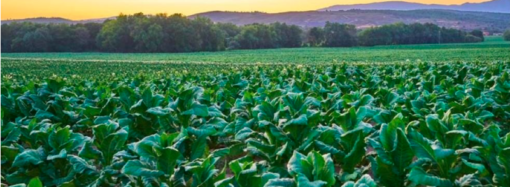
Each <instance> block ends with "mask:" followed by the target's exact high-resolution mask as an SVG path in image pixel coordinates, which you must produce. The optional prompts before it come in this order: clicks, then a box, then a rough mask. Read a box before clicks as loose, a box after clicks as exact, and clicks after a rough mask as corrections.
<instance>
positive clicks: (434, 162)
mask: <svg viewBox="0 0 510 187" xmlns="http://www.w3.org/2000/svg"><path fill="white" fill-rule="evenodd" d="M397 48H398V47H397V46H396V47H394V49H393V50H394V52H390V51H391V50H389V49H384V50H386V51H387V52H388V53H402V54H405V55H411V54H412V53H411V52H407V50H411V49H407V50H397ZM469 48H470V47H465V48H461V49H455V48H448V47H447V48H445V49H442V50H441V49H430V50H436V53H434V54H436V56H435V57H433V56H434V55H433V54H429V52H430V51H429V52H423V51H422V52H419V54H427V55H430V56H422V57H420V58H421V59H422V60H423V61H422V62H417V61H415V60H412V61H410V62H405V61H406V60H405V59H401V57H400V56H393V57H392V60H388V61H384V60H381V61H377V60H374V59H368V60H366V61H370V62H372V63H359V62H358V63H355V62H352V63H342V62H336V63H325V64H318V63H315V64H313V65H307V64H266V63H251V64H250V63H245V64H236V63H233V64H231V63H224V62H218V63H210V62H209V63H176V62H172V61H168V62H161V63H158V62H149V61H155V60H164V58H166V57H169V58H173V57H175V56H173V55H168V56H166V55H163V54H161V56H158V55H156V58H161V59H148V60H141V61H145V63H142V62H136V60H134V59H132V58H149V56H150V55H149V54H133V55H132V56H129V55H127V57H125V59H122V58H119V59H120V60H134V62H124V61H114V60H113V59H110V57H116V56H119V55H116V54H112V55H111V56H108V55H105V54H98V56H94V55H95V54H81V55H80V54H74V55H76V56H72V55H73V54H69V55H70V56H72V57H74V59H66V58H67V57H66V55H61V56H59V55H52V54H44V55H47V56H44V55H41V54H2V57H7V58H8V59H5V58H4V59H2V64H1V65H2V84H1V89H2V90H1V104H2V105H1V106H2V108H1V109H2V110H1V116H2V124H1V125H2V126H1V136H2V147H1V151H2V158H1V160H2V167H1V173H2V184H5V185H15V184H20V185H19V186H24V184H28V186H38V185H40V186H42V185H44V186H66V187H67V186H194V187H198V186H202V187H208V186H216V187H227V186H234V187H258V186H268V187H278V186H281V187H283V186H297V187H301V186H326V187H331V186H346V187H361V186H369V187H375V186H391V187H394V186H481V185H487V186H491V185H492V186H510V60H509V59H508V58H509V57H510V56H508V55H509V54H510V49H508V48H503V47H501V48H498V47H491V48H489V47H486V48H487V51H492V53H490V54H489V53H487V51H485V53H486V54H484V55H486V56H487V59H484V60H480V61H478V60H468V59H467V57H461V56H462V55H464V54H462V55H461V54H456V55H457V56H459V58H462V59H460V60H459V61H460V62H456V60H451V61H450V60H445V61H441V59H442V58H448V56H447V55H446V54H447V53H449V52H448V51H449V50H466V51H469ZM474 48H475V49H476V50H475V51H478V52H477V53H479V54H478V55H482V53H483V52H484V50H483V49H482V48H483V47H482V48H476V47H474ZM285 50H287V49H285ZM285 50H283V51H285ZM289 50H290V49H289ZM300 50H303V49H296V51H297V53H296V51H294V53H295V54H298V53H299V51H300ZM304 50H315V49H304ZM328 50H331V51H333V50H349V49H327V50H324V53H327V51H328ZM359 50H361V49H359ZM367 50H368V49H367ZM374 50H375V49H374ZM422 50H429V49H422ZM268 51H269V50H268ZM416 51H420V50H416ZM440 51H443V52H444V53H441V52H440ZM226 53H229V52H226ZM232 53H236V54H243V53H244V51H240V52H239V51H237V52H236V51H233V52H232ZM261 53H262V54H264V53H265V51H262V52H261ZM283 54H284V55H285V53H283ZM359 54H365V53H362V52H359ZM375 54H376V53H375V52H374V53H367V54H365V55H367V56H370V55H375ZM419 54H416V55H419ZM452 54H453V53H452ZM17 55H26V56H27V57H28V56H30V55H32V57H33V58H38V59H13V58H19V57H20V56H17ZM86 55H91V56H89V57H88V59H90V60H87V59H85V56H86ZM179 55H182V56H185V55H186V54H177V55H176V56H179ZM200 55H201V53H198V54H189V56H191V57H190V58H194V59H201V58H206V57H200ZM204 55H205V56H207V55H215V54H204ZM252 55H254V56H256V54H252ZM266 55H269V54H266ZM273 55H274V56H277V54H273ZM445 55H446V56H445ZM465 55H477V54H472V53H469V54H465ZM505 55H506V56H505ZM56 56H59V57H56ZM103 56H105V58H104V59H99V58H100V57H103ZM241 56H242V55H241ZM241 56H236V57H234V58H232V60H233V59H237V58H240V57H241ZM274 56H269V57H267V56H264V55H262V56H257V57H254V58H253V59H248V60H247V61H246V62H249V61H252V62H258V61H261V62H271V61H269V59H270V58H272V57H274ZM367 56H364V57H365V58H366V57H367ZM50 57H51V58H52V59H49V58H50ZM96 57H97V58H96ZM315 57H317V58H324V59H326V58H330V57H331V56H330V57H320V56H315ZM352 57H353V58H354V57H355V55H353V56H352ZM429 57H430V58H432V60H427V59H428V58H429ZM225 58H229V57H225ZM275 58H277V57H275ZM281 58H282V59H283V58H284V57H281ZM349 58H350V57H349ZM359 58H363V57H359ZM261 59H266V60H267V61H264V60H261ZM216 60H219V59H216ZM288 60H289V61H291V60H292V59H288ZM199 61H201V60H196V62H199ZM352 61H358V60H354V59H353V60H352ZM360 61H362V60H360ZM213 62H214V61H213ZM282 62H283V61H282ZM296 62H302V63H306V61H296ZM375 62H383V63H375ZM29 183H30V184H29Z"/></svg>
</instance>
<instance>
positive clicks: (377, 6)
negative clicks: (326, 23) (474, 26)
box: [319, 0, 510, 13]
mask: <svg viewBox="0 0 510 187" xmlns="http://www.w3.org/2000/svg"><path fill="white" fill-rule="evenodd" d="M352 9H359V10H419V9H448V10H459V11H479V12H499V13H510V0H493V1H487V2H482V3H464V4H461V5H437V4H420V3H410V2H403V1H387V2H379V3H369V4H355V5H334V6H330V7H327V8H323V9H320V10H319V11H326V10H327V11H338V10H352Z"/></svg>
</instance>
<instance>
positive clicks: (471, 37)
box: [464, 34, 482, 43]
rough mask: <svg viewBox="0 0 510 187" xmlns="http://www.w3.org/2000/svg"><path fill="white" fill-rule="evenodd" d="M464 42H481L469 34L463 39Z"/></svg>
mask: <svg viewBox="0 0 510 187" xmlns="http://www.w3.org/2000/svg"><path fill="white" fill-rule="evenodd" d="M464 41H465V42H467V43H476V42H482V39H481V38H479V37H477V36H473V35H471V34H468V35H466V37H465V38H464Z"/></svg>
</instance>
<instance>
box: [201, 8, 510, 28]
mask: <svg viewBox="0 0 510 187" xmlns="http://www.w3.org/2000/svg"><path fill="white" fill-rule="evenodd" d="M197 16H202V17H207V18H210V19H211V20H212V21H214V22H221V23H234V24H236V25H246V24H251V23H265V24H268V23H274V22H284V23H287V24H293V25H299V26H302V27H322V26H324V25H325V24H326V22H328V21H329V22H339V23H345V24H352V25H356V27H358V28H367V27H373V26H380V25H386V24H392V23H397V22H403V23H407V24H409V23H434V24H436V25H439V26H443V27H448V28H456V29H461V30H473V29H483V30H487V31H494V32H502V31H504V30H506V29H510V14H507V13H488V12H468V11H456V10H406V11H402V10H346V11H308V12H284V13H275V14H269V13H262V12H251V13H247V12H221V11H215V12H206V13H201V14H197V15H193V16H191V17H192V18H193V17H197Z"/></svg>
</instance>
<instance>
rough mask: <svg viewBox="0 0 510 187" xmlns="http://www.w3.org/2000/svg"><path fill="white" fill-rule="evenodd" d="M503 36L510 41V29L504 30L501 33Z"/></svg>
mask: <svg viewBox="0 0 510 187" xmlns="http://www.w3.org/2000/svg"><path fill="white" fill-rule="evenodd" d="M503 38H504V39H505V40H506V41H510V30H507V31H505V33H504V34H503Z"/></svg>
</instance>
